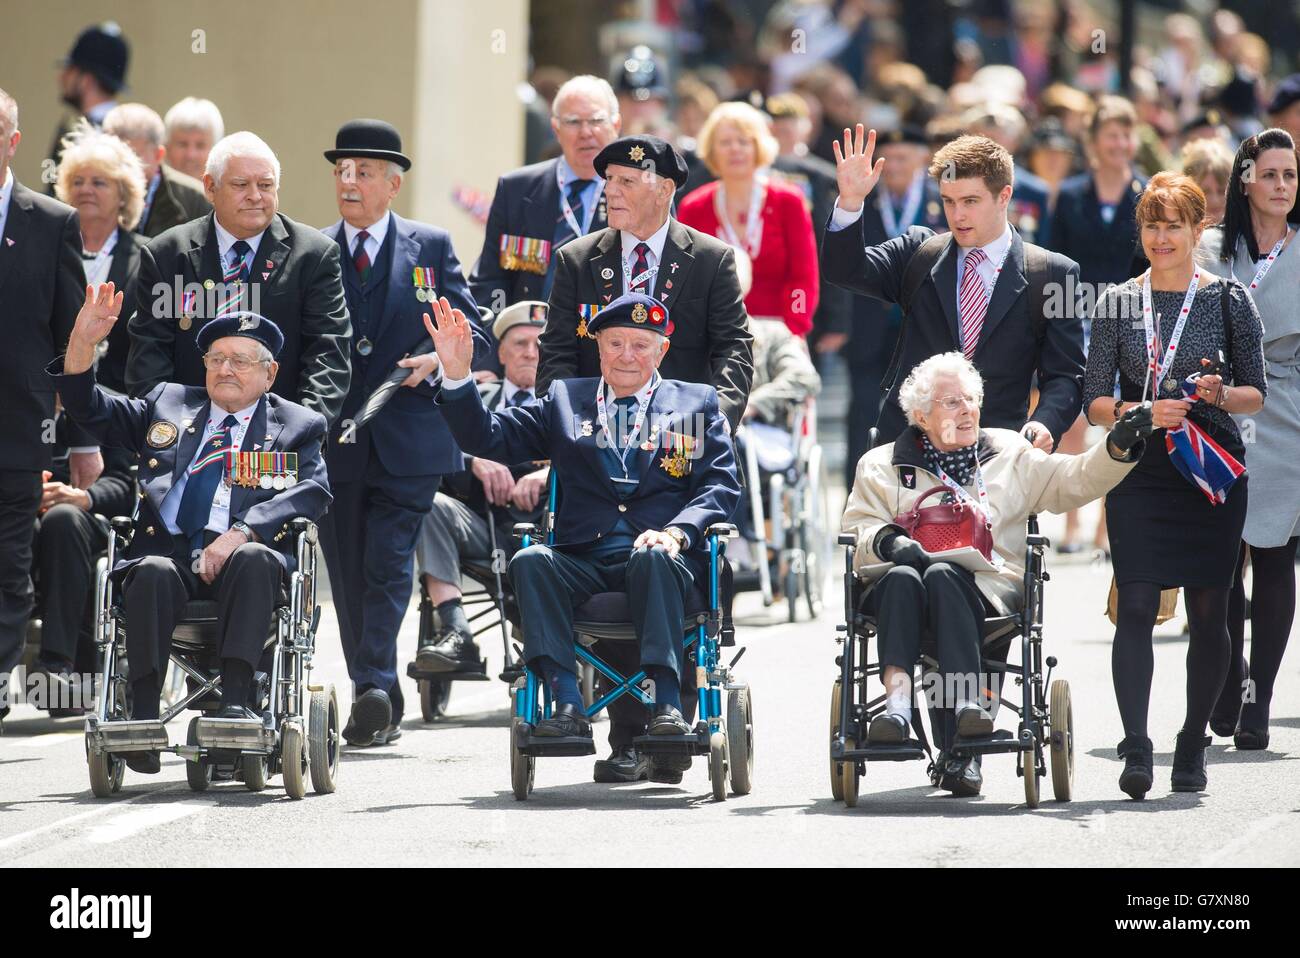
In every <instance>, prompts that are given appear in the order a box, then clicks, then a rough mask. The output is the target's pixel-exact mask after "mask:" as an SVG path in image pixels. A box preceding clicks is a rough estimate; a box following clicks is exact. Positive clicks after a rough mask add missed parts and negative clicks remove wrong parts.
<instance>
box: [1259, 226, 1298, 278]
mask: <svg viewBox="0 0 1300 958" xmlns="http://www.w3.org/2000/svg"><path fill="white" fill-rule="evenodd" d="M1291 233H1292V230H1291V227H1289V226H1288V227H1287V228H1286V233H1284V234H1283V235H1282V238H1281V239H1280V240H1278V241H1277V245H1275V246H1274V247H1273V251H1272V252H1271V253H1269V254H1268V258H1267V259H1265V260H1264V262H1262V263H1260V264H1259V269H1257V270H1255V278H1254V279H1252V280H1251V281H1250V289H1251V292H1254V291H1255V290H1256V289H1258V288H1259V284H1260V283H1262V282H1264V277H1265V276H1267V275H1268V271H1269V270H1270V269H1272V268H1273V261H1274V260H1275V259H1277V257H1278V254H1279V253H1281V252H1282V247H1283V246H1285V245H1286V241H1287V239H1288V238H1289V237H1290V236H1291Z"/></svg>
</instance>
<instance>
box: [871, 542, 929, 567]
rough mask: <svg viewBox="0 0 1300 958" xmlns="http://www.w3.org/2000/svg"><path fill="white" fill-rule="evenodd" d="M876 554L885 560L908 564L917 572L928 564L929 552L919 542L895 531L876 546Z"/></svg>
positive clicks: (896, 563) (897, 563) (895, 563)
mask: <svg viewBox="0 0 1300 958" xmlns="http://www.w3.org/2000/svg"><path fill="white" fill-rule="evenodd" d="M876 554H877V555H879V556H880V558H882V559H884V560H885V561H886V562H892V563H894V565H905V566H910V567H912V568H913V569H915V570H916V571H917V572H924V571H925V570H926V569H927V568H929V566H930V554H929V553H928V552H926V551H925V550H924V549H923V548H921V543H919V542H917V541H916V540H915V539H909V538H908V537H907V536H905V535H903V534H901V533H897V532H896V533H893V534H892V535H889V536H887V537H886V538H885V539H884V541H882V542H881V543H880V545H879V546H877V547H876Z"/></svg>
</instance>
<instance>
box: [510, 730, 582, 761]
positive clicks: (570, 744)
mask: <svg viewBox="0 0 1300 958" xmlns="http://www.w3.org/2000/svg"><path fill="white" fill-rule="evenodd" d="M519 751H521V752H523V753H524V754H525V755H532V756H535V757H545V758H565V757H568V758H574V757H578V756H582V755H595V754H596V743H595V741H594V740H593V739H590V738H587V737H586V736H583V735H565V736H552V735H529V736H528V738H527V739H526V740H525V741H524V744H523V745H522V746H520V748H519Z"/></svg>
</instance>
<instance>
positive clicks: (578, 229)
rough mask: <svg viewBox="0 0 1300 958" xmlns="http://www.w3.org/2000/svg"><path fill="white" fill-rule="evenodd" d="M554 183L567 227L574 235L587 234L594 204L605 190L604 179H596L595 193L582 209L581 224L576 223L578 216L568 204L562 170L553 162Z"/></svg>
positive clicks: (594, 207)
mask: <svg viewBox="0 0 1300 958" xmlns="http://www.w3.org/2000/svg"><path fill="white" fill-rule="evenodd" d="M555 183H556V185H557V186H559V188H560V212H561V213H563V214H564V221H565V222H566V223H568V224H569V229H571V230H573V235H574V236H575V237H578V236H585V235H587V230H588V228H590V226H591V216H592V214H593V213H594V212H595V211H596V204H597V203H599V202H600V194H601V193H602V192H604V190H605V181H604V180H601V179H598V180H596V195H595V196H593V197H592V198H591V202H590V203H589V204H587V208H586V209H585V210H583V211H582V225H581V226H579V225H578V217H577V215H576V214H575V213H574V212H573V207H572V206H570V205H569V197H568V195H567V194H566V193H565V190H564V187H565V183H564V171H563V170H561V169H560V164H558V163H557V164H555Z"/></svg>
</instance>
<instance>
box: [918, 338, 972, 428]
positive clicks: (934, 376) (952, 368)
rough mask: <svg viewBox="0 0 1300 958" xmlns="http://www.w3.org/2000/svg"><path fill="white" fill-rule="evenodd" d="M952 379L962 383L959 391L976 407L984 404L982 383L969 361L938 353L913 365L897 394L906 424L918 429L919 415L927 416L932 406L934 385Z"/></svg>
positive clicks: (964, 358) (958, 354)
mask: <svg viewBox="0 0 1300 958" xmlns="http://www.w3.org/2000/svg"><path fill="white" fill-rule="evenodd" d="M945 376H951V377H952V378H954V379H956V380H957V382H959V383H961V387H962V391H963V392H966V393H968V394H970V395H971V396H974V397H975V405H977V406H982V405H983V404H984V380H983V379H981V378H980V374H979V370H977V369H976V368H975V367H974V366H973V365H972V364H971V361H970V360H969V359H967V358H966V357H965V356H964V355H962V354H961V353H959V352H955V351H954V352H951V353H938V354H937V355H934V356H931V357H930V358H929V359H926V360H923V361H922V362H920V363H918V364H917V365H916V368H914V369H913V370H912V371H911V372H910V373H908V374H907V378H906V379H904V380H903V385H902V386H900V387H899V390H898V404H899V405H900V406H902V407H903V413H904V415H906V416H907V421H908V422H909V423H911V424H912V425H913V426H919V425H920V423H919V422H918V421H917V419H916V414H917V413H918V412H923V413H928V412H929V411H930V406H931V404H932V403H933V402H934V384H935V381H936V380H938V379H941V378H943V377H945Z"/></svg>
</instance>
